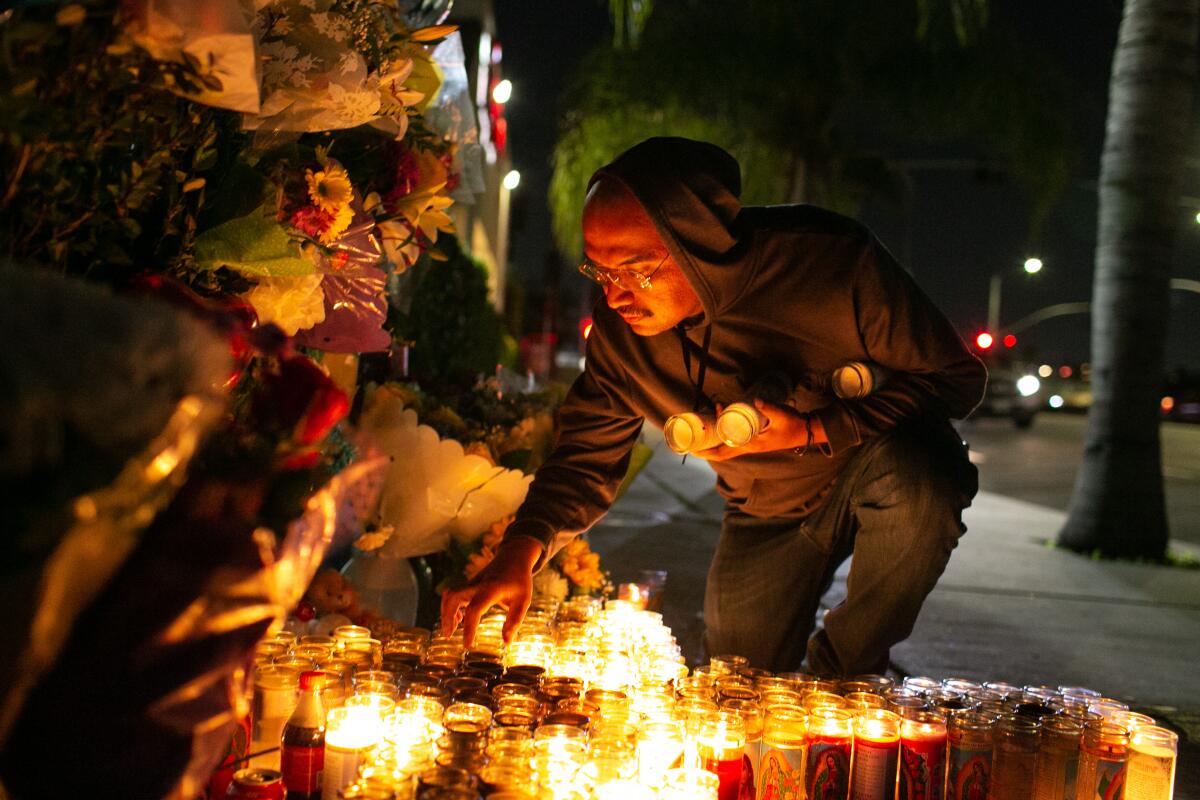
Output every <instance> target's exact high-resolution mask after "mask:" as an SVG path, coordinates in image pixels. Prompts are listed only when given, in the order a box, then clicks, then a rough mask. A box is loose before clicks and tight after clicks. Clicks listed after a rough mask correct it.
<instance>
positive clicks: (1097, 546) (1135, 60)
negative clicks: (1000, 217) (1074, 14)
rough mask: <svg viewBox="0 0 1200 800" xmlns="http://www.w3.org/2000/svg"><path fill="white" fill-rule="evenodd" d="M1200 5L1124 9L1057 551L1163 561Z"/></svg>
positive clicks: (1156, 2)
mask: <svg viewBox="0 0 1200 800" xmlns="http://www.w3.org/2000/svg"><path fill="white" fill-rule="evenodd" d="M1198 12H1200V2H1198V1H1197V0H1126V2H1125V9H1124V14H1123V17H1122V20H1121V29H1120V34H1119V36H1118V40H1117V47H1116V54H1115V57H1114V60H1113V68H1112V78H1111V81H1110V83H1109V105H1108V121H1107V125H1106V130H1105V139H1104V153H1103V155H1102V156H1101V160H1100V210H1099V233H1098V241H1097V243H1096V272H1095V283H1094V285H1093V290H1092V359H1091V364H1092V407H1091V412H1090V413H1089V415H1088V428H1087V437H1086V439H1085V442H1084V453H1083V465H1082V467H1081V469H1080V471H1079V474H1078V475H1077V476H1076V479H1075V493H1074V496H1073V497H1072V500H1071V507H1070V511H1069V513H1068V517H1067V522H1066V525H1065V526H1064V527H1063V529H1062V531H1061V532H1060V533H1059V539H1058V541H1059V544H1061V545H1064V546H1066V547H1069V548H1071V549H1074V550H1079V551H1083V552H1096V551H1098V552H1099V553H1100V554H1101V555H1105V556H1116V557H1126V558H1138V557H1140V558H1152V559H1161V558H1163V557H1164V556H1165V555H1166V549H1167V538H1168V531H1167V516H1166V508H1165V501H1164V495H1163V478H1162V454H1161V447H1160V442H1159V419H1158V414H1159V408H1158V404H1159V397H1160V396H1161V393H1162V386H1163V356H1164V349H1165V346H1166V334H1167V309H1168V308H1169V305H1168V298H1167V295H1168V291H1169V282H1170V269H1171V263H1172V253H1173V250H1174V246H1175V239H1176V236H1177V234H1178V232H1179V228H1180V224H1181V222H1182V221H1183V215H1182V213H1181V208H1180V205H1179V198H1180V191H1181V187H1182V175H1183V167H1184V155H1185V152H1186V150H1187V137H1188V133H1189V130H1190V122H1191V108H1192V96H1193V92H1194V91H1195V83H1196V36H1197V17H1198Z"/></svg>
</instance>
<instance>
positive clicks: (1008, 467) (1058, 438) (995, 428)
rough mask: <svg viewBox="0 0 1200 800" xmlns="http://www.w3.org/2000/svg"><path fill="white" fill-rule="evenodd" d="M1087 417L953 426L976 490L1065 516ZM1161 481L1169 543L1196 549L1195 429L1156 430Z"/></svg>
mask: <svg viewBox="0 0 1200 800" xmlns="http://www.w3.org/2000/svg"><path fill="white" fill-rule="evenodd" d="M1086 426H1087V417H1085V416H1083V415H1081V414H1062V413H1042V414H1039V415H1038V416H1037V418H1036V419H1035V420H1034V423H1033V425H1032V426H1030V427H1029V428H1027V429H1024V430H1018V429H1017V428H1015V427H1014V426H1013V424H1012V423H1011V422H1009V421H1008V420H1003V419H980V420H968V421H966V422H960V423H958V425H957V427H958V430H959V433H961V434H962V437H963V439H964V440H966V442H967V443H968V444H969V445H970V446H971V454H972V457H971V460H972V461H974V462H975V464H976V466H978V467H979V487H980V488H981V489H982V490H983V491H986V492H995V493H996V494H1000V495H1004V496H1006V497H1013V498H1016V499H1018V500H1025V501H1027V502H1030V503H1036V504H1037V505H1040V506H1046V507H1047V508H1053V509H1059V510H1065V509H1066V508H1067V504H1068V503H1069V502H1070V499H1071V491H1072V489H1073V488H1074V487H1075V474H1076V472H1077V471H1078V470H1079V462H1080V460H1081V459H1082V457H1083V436H1084V431H1085V428H1086ZM1160 430H1161V436H1162V448H1163V477H1164V478H1165V479H1166V480H1165V484H1166V492H1167V514H1168V517H1169V519H1170V522H1171V539H1172V540H1173V541H1176V540H1177V541H1181V542H1189V543H1191V544H1194V545H1200V425H1191V424H1185V423H1178V422H1165V423H1163V425H1162V428H1161V429H1160Z"/></svg>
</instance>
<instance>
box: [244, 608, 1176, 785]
mask: <svg viewBox="0 0 1200 800" xmlns="http://www.w3.org/2000/svg"><path fill="white" fill-rule="evenodd" d="M502 622H503V618H502V617H501V616H499V615H498V614H497V615H489V616H487V617H485V618H484V620H483V621H482V622H481V624H480V627H479V631H478V633H477V636H476V640H475V643H474V645H473V649H472V650H470V651H464V648H463V644H462V639H461V637H458V636H456V637H441V636H436V635H431V634H430V632H429V631H426V630H423V629H417V628H396V627H395V626H388V628H387V629H386V630H384V631H377V633H379V638H375V637H373V636H372V633H371V631H369V630H368V629H366V628H362V627H358V626H345V627H343V628H338V629H337V630H335V631H334V635H333V636H331V637H312V636H301V637H299V638H296V637H295V636H294V635H293V634H291V633H288V632H286V631H283V632H280V633H279V634H277V635H276V636H275V637H273V638H270V639H268V640H266V641H264V642H263V643H261V644H260V647H259V656H258V660H257V669H256V680H255V698H254V720H253V721H254V740H255V741H254V747H255V748H256V749H257V748H260V747H262V748H263V749H267V748H266V747H265V746H266V745H268V744H269V743H270V742H271V741H272V739H274V741H275V742H276V743H277V742H278V731H279V729H280V728H281V727H282V725H283V723H284V721H285V720H286V718H287V716H288V714H290V711H291V707H292V706H294V703H295V686H296V679H295V678H296V676H297V675H298V673H299V671H302V670H306V669H320V670H322V671H324V672H326V673H327V675H328V676H329V678H328V681H327V683H326V686H325V690H324V691H323V693H322V699H323V701H324V704H325V706H326V708H327V709H328V718H327V727H326V736H325V768H324V775H323V794H322V798H323V800H336V799H337V798H343V797H344V798H383V799H384V800H387V799H388V798H392V800H409V798H418V799H420V798H431V799H441V800H446V799H449V798H456V799H457V798H461V799H462V800H470V798H480V797H485V798H495V800H511V799H512V798H527V799H528V798H539V799H540V798H547V799H548V800H549V799H553V800H558V799H559V798H563V799H564V800H610V799H615V798H619V800H643V799H647V800H648V799H650V798H659V800H750V798H755V799H756V800H830V799H832V800H851V799H852V798H853V800H896V798H904V799H905V800H908V799H909V798H923V800H941V799H942V798H946V800H975V799H976V798H978V800H986V799H988V798H990V799H991V800H1034V798H1036V800H1042V799H1043V798H1045V800H1070V799H1072V798H1074V799H1075V800H1093V798H1104V800H1109V799H1110V798H1121V797H1122V796H1123V797H1124V798H1125V800H1170V798H1171V797H1172V791H1173V784H1174V772H1175V758H1176V751H1177V743H1178V740H1177V737H1176V735H1175V734H1174V733H1172V732H1171V731H1169V730H1167V729H1165V728H1162V727H1160V726H1158V725H1156V724H1155V721H1154V720H1153V719H1151V718H1150V717H1147V716H1145V715H1143V714H1138V713H1136V712H1132V711H1130V710H1129V709H1128V707H1127V706H1126V705H1124V704H1122V703H1120V702H1118V701H1116V700H1113V699H1111V698H1105V697H1103V696H1101V695H1100V694H1099V693H1098V692H1095V691H1092V690H1090V689H1085V688H1081V687H1049V686H1017V685H1014V684H1008V683H999V682H992V683H982V682H976V681H972V680H966V679H955V678H948V679H946V680H941V681H937V680H933V679H930V678H916V677H910V678H907V679H905V680H903V681H901V682H900V683H896V682H894V681H892V680H891V679H889V678H886V677H883V676H879V675H864V676H858V677H856V678H854V679H851V680H843V681H836V680H828V679H820V678H818V677H815V676H812V675H807V674H804V673H782V674H771V673H768V672H766V671H764V670H760V669H754V668H752V667H749V666H748V665H747V664H746V660H745V659H744V658H741V657H739V656H736V655H729V656H718V657H714V658H713V659H712V660H711V662H710V663H709V664H708V665H705V666H702V667H698V668H696V669H695V670H693V671H691V672H690V673H689V670H688V668H687V667H686V665H685V664H684V661H683V658H682V656H681V655H680V651H679V647H678V645H677V644H676V642H675V640H674V638H673V637H672V635H671V632H670V629H668V628H667V627H666V626H664V625H663V624H662V617H661V615H660V614H657V613H655V612H649V611H645V610H643V609H640V608H638V606H637V605H636V604H633V603H628V602H624V601H609V602H608V603H607V604H602V603H601V602H599V601H596V600H593V599H590V598H573V599H571V600H569V601H567V602H566V603H564V604H562V605H561V606H557V605H555V604H551V603H545V604H535V606H534V607H533V608H532V609H531V610H530V612H529V614H528V615H527V617H526V619H525V622H524V623H523V624H522V626H521V628H520V629H519V631H518V632H517V634H516V636H515V637H514V640H513V642H512V643H511V644H510V645H509V646H508V647H507V648H506V647H505V646H504V644H503V640H502V638H501V625H502ZM274 757H275V758H276V760H277V759H278V754H275V755H274ZM270 759H271V755H267V756H264V757H261V758H260V760H259V762H257V765H258V766H271V762H270Z"/></svg>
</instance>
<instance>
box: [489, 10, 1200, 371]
mask: <svg viewBox="0 0 1200 800" xmlns="http://www.w3.org/2000/svg"><path fill="white" fill-rule="evenodd" d="M993 14H994V15H995V17H996V18H997V20H998V21H999V22H1000V23H1001V24H1004V25H1006V26H1008V27H1010V28H1012V29H1015V30H1017V31H1019V32H1020V33H1021V34H1022V35H1023V36H1024V37H1025V38H1026V40H1027V41H1028V46H1029V47H1030V49H1031V52H1032V51H1035V50H1036V51H1039V52H1042V53H1043V54H1048V55H1049V57H1050V58H1051V59H1052V60H1053V61H1054V62H1055V63H1056V64H1057V65H1058V68H1059V69H1060V70H1061V72H1062V74H1063V77H1064V79H1065V83H1066V85H1067V87H1068V90H1069V100H1070V105H1069V108H1068V112H1069V115H1070V123H1071V126H1072V131H1073V133H1074V137H1075V140H1076V147H1077V148H1078V155H1079V164H1078V167H1077V170H1076V172H1075V174H1074V176H1073V182H1072V184H1071V187H1070V189H1069V190H1068V191H1067V192H1066V193H1065V194H1064V196H1063V198H1062V199H1061V200H1060V201H1059V203H1058V206H1057V207H1056V208H1055V210H1054V212H1053V213H1052V214H1051V216H1050V219H1049V220H1048V223H1047V225H1046V228H1045V232H1044V234H1043V240H1042V243H1041V247H1040V248H1039V249H1038V252H1037V255H1039V256H1040V257H1041V258H1042V259H1043V260H1044V262H1045V269H1044V270H1043V271H1042V273H1041V274H1039V275H1037V276H1026V275H1025V274H1024V273H1023V272H1022V270H1021V263H1022V262H1023V261H1024V259H1025V257H1026V255H1028V254H1032V253H1031V252H1029V251H1030V246H1029V243H1028V242H1027V241H1026V232H1027V224H1028V203H1027V201H1026V200H1025V198H1024V196H1023V194H1022V192H1021V190H1020V188H1019V187H1018V186H1016V185H1015V184H1014V183H1013V182H1012V181H1008V182H1005V181H1001V182H981V181H979V180H977V179H976V178H975V176H974V175H973V174H972V173H970V172H965V171H959V172H953V171H933V170H920V171H917V172H916V173H914V174H913V189H914V192H913V205H912V210H911V214H907V213H906V212H905V210H904V209H903V208H901V207H898V206H895V205H885V204H872V205H869V206H868V207H866V208H864V209H863V210H862V212H861V213H860V215H859V217H860V219H862V221H863V222H865V223H866V224H868V225H869V226H870V227H871V228H873V229H874V230H875V231H876V233H878V235H879V236H880V238H881V239H882V240H883V241H884V243H885V244H887V245H888V246H889V247H890V248H891V249H892V251H893V252H894V253H895V254H896V255H897V256H898V257H900V258H901V259H902V260H905V261H906V262H907V265H908V267H909V268H910V269H911V271H912V272H913V274H914V276H915V277H916V279H917V281H918V282H919V283H920V284H921V286H922V287H923V288H924V289H925V291H926V292H927V293H928V294H929V295H930V296H931V297H932V298H933V299H934V301H935V302H936V303H937V304H938V305H939V306H940V307H941V308H942V309H943V310H944V311H945V312H946V314H947V315H948V316H949V317H950V318H951V320H952V321H953V322H954V323H955V324H956V325H957V326H958V327H959V330H960V332H962V333H963V335H964V336H973V334H974V333H975V332H976V331H978V330H980V329H982V327H983V326H984V323H985V321H986V316H987V296H988V279H989V276H990V275H991V274H992V273H993V272H996V271H1003V273H1004V276H1005V277H1004V292H1003V304H1002V309H1001V319H1002V321H1004V322H1012V321H1015V320H1017V319H1019V318H1020V317H1022V316H1024V315H1026V314H1028V313H1030V312H1032V311H1034V310H1036V309H1038V308H1042V307H1044V306H1047V305H1051V304H1054V303H1064V302H1075V301H1087V300H1090V299H1091V280H1092V279H1091V276H1092V269H1093V251H1094V244H1095V228H1096V222H1095V220H1096V190H1095V181H1096V176H1097V172H1098V169H1099V158H1100V149H1101V146H1102V144H1103V135H1104V114H1105V107H1106V103H1107V92H1108V77H1109V68H1110V65H1111V60H1112V50H1113V46H1114V44H1115V42H1116V36H1117V27H1118V24H1119V22H1120V4H1119V3H1117V2H1115V0H1106V1H1105V2H1095V3H1042V2H1037V0H1007V1H1006V2H1003V3H993ZM496 16H497V27H498V35H499V39H500V41H501V42H502V43H503V46H504V74H505V77H507V78H509V79H511V80H512V81H513V83H514V86H515V89H514V94H513V99H512V101H510V103H509V107H508V110H507V113H508V116H509V125H510V129H509V130H510V133H509V136H510V148H511V153H512V158H513V162H514V166H515V167H516V168H517V169H519V170H520V171H521V175H522V182H521V186H520V188H519V189H518V195H519V197H517V198H515V199H514V224H515V227H514V230H513V237H512V241H513V252H512V266H511V267H510V269H512V270H513V271H514V273H515V274H514V275H513V279H514V280H520V281H523V282H524V283H526V284H527V285H529V286H533V287H537V286H540V285H541V284H542V283H543V282H545V281H546V280H547V266H546V264H547V258H548V256H547V253H548V252H549V251H551V249H552V240H551V235H550V218H549V212H548V211H547V209H546V185H547V182H548V180H549V176H550V165H549V158H550V153H551V151H552V148H553V146H554V141H555V137H556V135H557V130H558V125H559V120H560V117H561V110H560V105H559V99H560V93H561V90H562V88H563V85H564V82H565V79H566V78H567V76H569V75H570V73H571V71H572V69H573V68H574V67H575V65H576V63H577V61H578V59H579V57H580V56H581V55H582V54H583V53H585V52H586V51H587V50H588V49H589V48H590V47H592V46H594V45H595V44H596V43H598V42H600V41H604V40H605V39H607V38H608V37H610V36H611V26H610V24H609V21H608V17H607V12H606V4H604V3H603V2H601V0H496ZM872 144H873V145H874V146H876V147H878V148H879V149H880V150H882V151H884V152H885V154H886V155H889V156H892V157H896V158H904V159H913V158H924V159H929V158H965V157H972V156H978V155H980V154H981V153H982V152H983V151H982V149H980V148H976V147H973V146H972V145H971V144H970V143H959V144H957V145H941V146H936V147H933V146H914V145H912V144H911V143H900V142H896V143H891V146H890V147H889V146H888V145H889V143H887V142H884V143H879V142H872ZM614 155H615V154H614ZM1184 194H1185V195H1188V196H1191V197H1200V168H1197V167H1189V171H1188V175H1187V180H1186V185H1185V188H1184ZM1196 210H1200V209H1191V210H1189V209H1187V208H1182V207H1181V209H1180V214H1181V219H1183V220H1185V221H1188V224H1187V225H1186V226H1185V227H1184V229H1183V231H1182V235H1181V237H1180V242H1179V244H1180V247H1179V249H1178V257H1177V267H1176V269H1175V270H1174V272H1173V275H1174V276H1175V277H1185V278H1192V279H1200V225H1197V224H1196V223H1194V222H1190V219H1191V216H1192V215H1193V214H1194V213H1195V212H1196ZM576 256H577V254H574V253H569V254H562V256H561V257H560V260H561V262H562V266H560V267H559V270H560V276H561V282H562V285H563V287H564V295H565V297H566V301H565V302H566V304H567V305H568V306H569V307H577V306H578V305H579V304H580V302H581V301H579V300H576V301H575V303H574V306H572V304H571V298H572V297H580V294H579V292H580V291H581V290H585V287H583V286H582V283H583V281H584V279H583V278H581V277H578V276H577V275H575V274H574V272H573V270H571V268H570V266H569V264H570V262H572V261H573V260H574V259H575V258H576ZM530 313H531V314H536V311H535V310H534V309H530ZM1170 313H1171V330H1170V339H1169V342H1168V353H1167V365H1168V367H1174V366H1185V367H1189V368H1192V369H1200V347H1198V346H1197V345H1200V332H1198V331H1197V325H1196V320H1198V319H1200V295H1196V294H1192V293H1185V292H1179V291H1174V292H1172V297H1171V311H1170ZM1088 338H1089V325H1088V318H1087V317H1086V316H1074V317H1063V318H1059V319H1057V320H1050V321H1047V322H1045V323H1042V324H1040V325H1038V326H1036V327H1034V328H1032V329H1031V330H1030V331H1028V332H1027V333H1025V334H1024V335H1022V336H1021V338H1020V341H1019V343H1018V348H1017V349H1018V351H1021V355H1023V356H1025V357H1027V358H1029V359H1031V360H1035V361H1049V362H1051V363H1056V364H1057V363H1062V362H1071V363H1079V362H1082V361H1085V360H1086V359H1087V351H1088Z"/></svg>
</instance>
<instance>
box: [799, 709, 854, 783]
mask: <svg viewBox="0 0 1200 800" xmlns="http://www.w3.org/2000/svg"><path fill="white" fill-rule="evenodd" d="M807 740H808V759H807V763H806V766H805V779H804V782H805V785H806V786H807V788H808V796H809V797H820V798H823V799H824V798H830V800H846V799H847V798H848V797H849V796H850V754H851V750H852V747H853V742H854V722H853V717H852V716H851V714H850V712H849V711H846V710H845V709H842V708H828V707H819V708H815V709H811V710H810V711H809V714H808V735H807Z"/></svg>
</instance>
